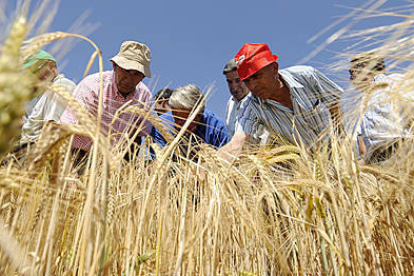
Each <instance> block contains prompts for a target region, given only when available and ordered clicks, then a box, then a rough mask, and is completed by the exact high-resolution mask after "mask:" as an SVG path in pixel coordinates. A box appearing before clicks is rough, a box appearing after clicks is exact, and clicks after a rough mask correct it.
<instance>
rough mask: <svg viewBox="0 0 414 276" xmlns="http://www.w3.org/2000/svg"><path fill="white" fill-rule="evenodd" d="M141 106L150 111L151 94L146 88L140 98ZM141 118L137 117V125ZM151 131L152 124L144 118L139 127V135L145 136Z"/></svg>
mask: <svg viewBox="0 0 414 276" xmlns="http://www.w3.org/2000/svg"><path fill="white" fill-rule="evenodd" d="M141 104H142V108H143V109H144V110H145V111H147V112H151V110H152V94H151V92H150V90H149V89H148V88H146V89H145V90H144V96H143V97H142V99H141ZM142 120H143V119H142V118H139V119H138V124H137V125H138V126H139V125H141V123H142ZM151 131H152V124H151V122H150V121H149V120H145V121H144V122H143V124H142V128H141V129H140V132H139V134H138V135H139V136H146V135H149V134H150V133H151Z"/></svg>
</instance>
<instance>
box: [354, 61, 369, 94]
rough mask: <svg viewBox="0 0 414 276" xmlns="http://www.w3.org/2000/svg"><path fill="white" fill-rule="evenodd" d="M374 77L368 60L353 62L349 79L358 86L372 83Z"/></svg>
mask: <svg viewBox="0 0 414 276" xmlns="http://www.w3.org/2000/svg"><path fill="white" fill-rule="evenodd" d="M372 79H373V76H372V72H371V70H369V69H368V63H367V62H353V63H352V65H351V69H349V80H350V81H351V82H352V84H353V85H354V86H355V87H356V88H361V87H364V86H367V85H369V84H371V82H372Z"/></svg>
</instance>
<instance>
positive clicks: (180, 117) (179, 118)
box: [172, 110, 202, 133]
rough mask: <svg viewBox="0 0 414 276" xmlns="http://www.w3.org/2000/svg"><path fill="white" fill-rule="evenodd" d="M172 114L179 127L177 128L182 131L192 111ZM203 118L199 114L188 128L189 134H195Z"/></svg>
mask: <svg viewBox="0 0 414 276" xmlns="http://www.w3.org/2000/svg"><path fill="white" fill-rule="evenodd" d="M172 114H173V116H174V122H175V124H176V125H177V126H176V127H177V128H179V129H181V128H182V127H183V126H184V124H185V122H186V121H187V118H188V116H190V114H191V110H173V111H172ZM201 116H202V115H201V114H198V115H197V116H196V117H195V118H194V120H193V121H192V122H191V124H190V125H189V126H188V128H187V132H190V133H194V132H195V131H196V129H197V125H198V122H199V121H200V120H201Z"/></svg>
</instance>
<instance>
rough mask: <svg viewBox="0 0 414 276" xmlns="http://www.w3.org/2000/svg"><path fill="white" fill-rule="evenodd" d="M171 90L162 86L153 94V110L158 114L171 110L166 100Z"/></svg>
mask: <svg viewBox="0 0 414 276" xmlns="http://www.w3.org/2000/svg"><path fill="white" fill-rule="evenodd" d="M172 92H173V90H172V89H170V88H164V89H161V90H159V91H158V92H157V93H156V94H155V95H154V110H155V112H157V114H158V116H161V115H162V114H164V113H165V112H168V111H171V107H170V106H169V105H168V100H169V99H170V97H171V94H172Z"/></svg>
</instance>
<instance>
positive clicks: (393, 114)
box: [360, 74, 414, 160]
mask: <svg viewBox="0 0 414 276" xmlns="http://www.w3.org/2000/svg"><path fill="white" fill-rule="evenodd" d="M410 82H411V80H404V78H403V75H400V74H392V75H389V76H386V75H384V74H380V75H377V76H376V77H375V78H374V84H375V86H374V88H373V89H374V92H373V94H372V96H371V98H370V100H369V101H368V104H367V110H366V112H365V114H364V116H363V118H362V121H361V127H360V135H362V137H363V139H364V143H365V146H366V148H367V154H366V156H365V158H366V160H369V159H370V157H371V155H372V153H373V152H374V151H375V150H376V149H378V148H380V147H382V146H384V147H388V146H390V144H391V143H392V142H393V141H394V142H395V141H396V140H398V139H400V138H409V137H412V135H411V132H410V130H409V129H410V125H411V120H410V116H409V115H410V113H411V112H412V110H413V108H414V106H413V103H414V92H413V91H412V88H411V87H412V83H410ZM409 85H411V87H410V86H409ZM404 86H407V87H408V89H405V88H404ZM402 91H406V92H402Z"/></svg>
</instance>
